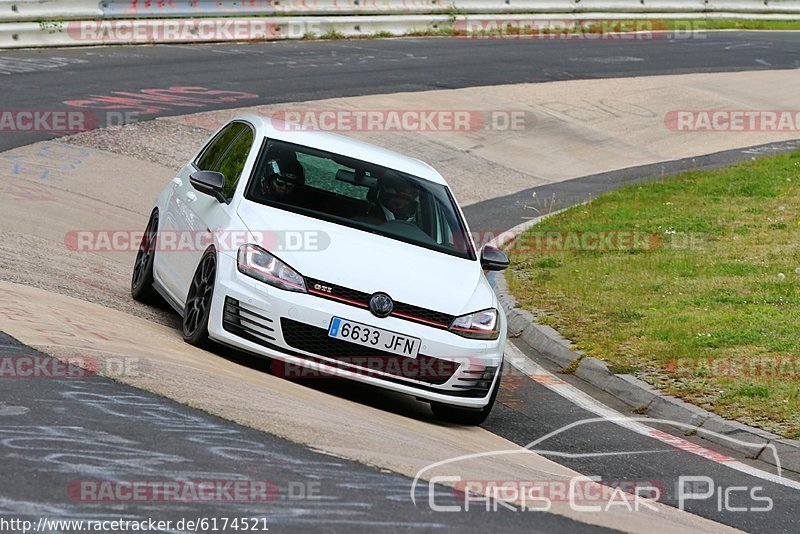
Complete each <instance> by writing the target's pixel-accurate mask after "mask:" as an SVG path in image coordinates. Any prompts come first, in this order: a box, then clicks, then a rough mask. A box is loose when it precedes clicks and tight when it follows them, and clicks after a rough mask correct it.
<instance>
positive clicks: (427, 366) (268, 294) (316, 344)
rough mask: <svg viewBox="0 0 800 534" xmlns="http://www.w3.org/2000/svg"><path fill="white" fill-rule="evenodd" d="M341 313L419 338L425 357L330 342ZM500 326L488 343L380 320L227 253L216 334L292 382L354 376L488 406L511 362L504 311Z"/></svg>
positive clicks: (222, 258)
mask: <svg viewBox="0 0 800 534" xmlns="http://www.w3.org/2000/svg"><path fill="white" fill-rule="evenodd" d="M334 316H336V317H342V318H345V319H349V320H352V321H356V322H360V323H364V324H367V325H372V326H374V327H378V328H383V329H386V330H391V331H394V332H399V333H402V334H405V335H409V336H414V337H418V338H420V339H421V340H422V345H421V347H420V354H419V356H418V357H417V358H416V359H414V358H405V357H403V356H397V355H391V354H388V353H381V352H380V351H376V350H374V349H370V348H367V347H363V346H361V345H357V344H353V343H349V342H346V341H341V340H335V339H333V338H329V337H328V336H327V330H328V326H329V325H330V322H331V319H332V318H333V317H334ZM500 321H501V336H500V338H498V339H496V340H493V341H484V340H472V339H466V338H462V337H460V336H457V335H456V334H453V333H452V332H449V331H446V330H442V329H440V328H434V327H430V326H426V325H421V324H416V323H413V322H410V321H407V320H404V319H400V318H397V317H386V318H383V319H379V318H377V317H375V316H374V315H372V314H371V313H370V312H369V311H368V310H364V309H361V308H357V307H353V306H349V305H347V304H343V303H339V302H335V301H331V300H327V299H323V298H320V297H317V296H314V295H311V294H306V293H295V292H290V291H284V290H281V289H277V288H274V287H271V286H268V285H267V284H264V283H262V282H259V281H258V280H255V279H252V278H250V277H248V276H245V275H243V274H241V273H240V272H239V271H238V269H237V268H236V259H235V258H234V257H232V256H229V255H225V254H220V255H219V256H218V273H217V286H216V289H215V291H214V298H213V301H212V307H211V315H210V318H209V325H208V331H209V336H210V337H211V338H212V339H214V340H216V341H219V342H221V343H224V344H227V345H232V346H235V347H237V348H240V349H243V350H246V351H248V352H252V353H255V354H259V355H263V356H267V357H269V358H272V359H274V360H277V361H279V362H283V364H282V365H281V366H280V370H279V371H277V372H276V373H277V374H284V375H285V376H287V377H289V376H291V377H296V378H316V377H330V376H335V377H342V378H349V379H352V380H357V381H359V382H363V383H367V384H372V385H375V386H379V387H382V388H385V389H388V390H391V391H396V392H399V393H406V394H409V395H413V396H415V397H418V398H420V399H424V400H428V401H434V402H439V403H443V404H449V405H453V406H461V407H466V408H482V407H484V406H486V405H487V404H488V402H489V398H490V396H491V391H492V389H493V387H494V386H495V384H496V382H497V380H498V379H499V372H498V370H499V369H500V367H501V365H502V361H503V347H504V346H505V341H506V329H505V316H504V315H503V314H502V312H501V317H500ZM273 371H275V365H274V364H273ZM281 371H282V373H281Z"/></svg>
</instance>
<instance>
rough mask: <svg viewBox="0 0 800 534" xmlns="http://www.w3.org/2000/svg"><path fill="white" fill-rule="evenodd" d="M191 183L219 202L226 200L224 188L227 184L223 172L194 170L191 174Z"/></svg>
mask: <svg viewBox="0 0 800 534" xmlns="http://www.w3.org/2000/svg"><path fill="white" fill-rule="evenodd" d="M189 183H191V184H192V187H194V188H195V189H197V190H198V191H200V192H201V193H203V194H206V195H209V196H212V197H214V198H216V199H217V200H218V201H219V202H225V197H224V196H223V194H222V188H223V187H224V186H225V175H223V174H222V173H221V172H217V171H197V172H194V173H192V174H191V176H189Z"/></svg>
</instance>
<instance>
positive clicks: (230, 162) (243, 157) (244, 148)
mask: <svg viewBox="0 0 800 534" xmlns="http://www.w3.org/2000/svg"><path fill="white" fill-rule="evenodd" d="M254 140H255V135H254V134H253V130H251V129H250V128H249V127H245V130H244V131H243V132H242V133H241V134H239V137H237V138H236V140H235V141H233V143H232V144H231V146H230V148H228V151H227V152H225V154H224V155H223V156H222V159H220V161H219V163H218V164H217V166H216V169H214V170H216V171H218V172H221V173H222V174H223V175H224V176H225V185H224V186H223V188H222V194H223V196H224V197H225V198H227V199H230V198H231V197H232V196H233V192H234V191H235V190H236V184H237V183H238V182H239V178H241V176H242V171H243V170H244V164H245V163H246V162H247V156H249V155H250V149H251V148H252V147H253V141H254Z"/></svg>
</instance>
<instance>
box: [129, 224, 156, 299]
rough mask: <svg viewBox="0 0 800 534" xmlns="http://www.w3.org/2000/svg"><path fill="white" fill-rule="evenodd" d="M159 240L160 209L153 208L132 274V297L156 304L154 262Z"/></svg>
mask: <svg viewBox="0 0 800 534" xmlns="http://www.w3.org/2000/svg"><path fill="white" fill-rule="evenodd" d="M157 242H158V210H153V213H152V214H150V220H149V221H147V228H145V231H144V235H143V236H142V242H141V243H139V251H138V252H137V253H136V261H135V262H134V264H133V274H131V297H133V299H134V300H138V301H139V302H143V303H145V304H154V303H155V302H156V300H157V299H158V294H157V292H156V290H155V288H154V287H153V263H154V262H155V258H156V244H157Z"/></svg>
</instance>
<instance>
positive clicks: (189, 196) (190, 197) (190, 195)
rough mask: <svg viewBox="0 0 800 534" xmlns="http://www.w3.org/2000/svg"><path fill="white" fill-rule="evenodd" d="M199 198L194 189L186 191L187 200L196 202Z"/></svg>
mask: <svg viewBox="0 0 800 534" xmlns="http://www.w3.org/2000/svg"><path fill="white" fill-rule="evenodd" d="M195 200H197V195H195V194H194V193H193V192H192V191H189V192H188V193H186V202H194V201H195Z"/></svg>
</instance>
